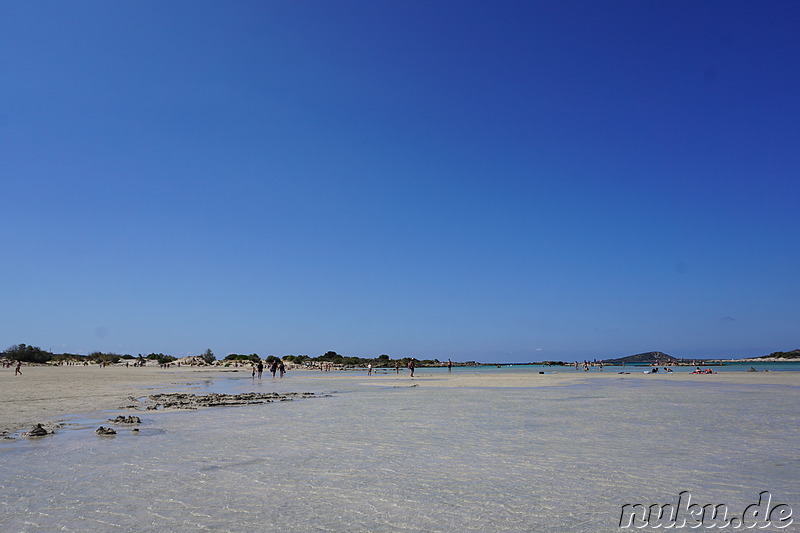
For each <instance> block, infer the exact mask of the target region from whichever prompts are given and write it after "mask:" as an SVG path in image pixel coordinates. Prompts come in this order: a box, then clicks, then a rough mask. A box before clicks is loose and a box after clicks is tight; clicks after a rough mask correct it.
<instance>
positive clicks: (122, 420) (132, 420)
mask: <svg viewBox="0 0 800 533" xmlns="http://www.w3.org/2000/svg"><path fill="white" fill-rule="evenodd" d="M108 421H109V422H113V423H114V424H141V423H142V420H141V419H140V418H139V417H138V416H122V415H119V416H118V417H117V418H109V419H108Z"/></svg>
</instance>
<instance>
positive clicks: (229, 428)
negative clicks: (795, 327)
mask: <svg viewBox="0 0 800 533" xmlns="http://www.w3.org/2000/svg"><path fill="white" fill-rule="evenodd" d="M592 381H596V382H597V383H593V382H589V383H583V384H580V385H565V386H550V387H542V388H524V389H522V388H515V389H490V388H486V389H450V388H442V387H436V388H426V387H425V385H424V383H420V385H419V386H418V387H405V386H403V387H391V386H386V387H384V386H360V385H356V384H353V380H352V377H350V376H349V377H347V378H342V379H326V380H314V379H308V378H304V377H295V378H293V379H285V380H282V381H281V380H278V381H276V382H273V381H272V380H271V379H268V380H265V381H264V382H263V383H262V384H260V385H259V384H258V383H253V382H252V381H251V380H250V379H249V377H248V378H246V379H243V378H241V377H231V378H222V379H219V380H215V381H213V382H203V383H201V384H198V385H197V390H196V392H198V393H206V392H211V391H214V392H228V393H235V392H249V391H256V392H269V391H272V390H277V391H278V392H286V391H294V392H306V391H311V392H318V393H319V392H331V391H334V390H335V391H337V392H336V393H335V394H334V395H333V397H330V398H314V399H306V400H297V401H293V402H280V403H271V404H265V405H253V406H242V407H225V408H212V409H207V410H199V411H189V412H184V411H180V412H142V413H137V414H139V416H141V417H142V419H143V424H142V426H141V431H140V434H139V435H135V434H133V433H131V432H130V430H129V429H126V428H123V427H121V426H118V431H119V434H118V435H117V436H116V437H98V436H96V435H94V433H93V430H94V429H95V428H96V427H97V426H98V425H100V424H101V423H103V422H104V420H105V418H111V417H112V415H116V414H117V413H116V412H114V413H104V414H103V416H104V417H105V418H93V419H92V418H86V417H87V416H89V415H85V416H84V417H83V418H80V417H79V418H76V420H75V423H76V424H77V425H74V426H66V427H65V428H63V429H61V430H60V431H59V432H58V433H57V434H56V435H54V436H49V437H44V438H40V439H36V440H19V441H12V442H8V443H4V444H2V445H0V462H2V465H3V466H2V470H1V471H0V531H53V530H64V531H111V530H116V531H163V530H168V531H195V530H200V531H203V530H211V531H245V530H259V531H276V532H277V531H281V532H283V531H302V532H306V531H332V532H344V531H348V532H350V531H371V532H382V531H386V532H390V531H391V532H394V531H403V532H406V531H419V532H422V531H442V532H462V531H585V532H598V531H617V530H618V527H617V525H618V522H619V517H620V509H621V506H622V505H623V504H625V503H646V504H650V503H670V502H674V501H675V500H676V498H677V495H678V493H679V492H680V491H683V490H689V491H691V493H692V496H693V498H694V499H695V500H696V501H699V502H702V503H725V504H728V505H729V507H730V508H731V509H732V510H733V511H736V510H739V509H743V508H744V507H746V506H747V505H748V504H751V503H755V502H757V501H758V493H759V492H761V491H763V490H769V491H770V492H771V493H772V495H773V497H774V498H775V499H777V500H780V501H782V502H784V503H788V504H789V505H791V506H792V508H793V509H794V510H796V511H797V510H800V486H798V485H799V484H798V483H797V480H798V479H800V462H798V460H797V454H796V449H797V446H798V444H800V429H799V428H800V424H798V411H797V407H796V406H797V400H798V398H799V397H800V387H788V386H745V385H725V386H720V385H715V384H706V383H687V382H680V383H679V382H665V381H663V380H662V381H658V382H656V381H648V380H646V379H641V378H635V377H628V376H625V377H623V376H620V378H619V379H614V380H592ZM409 384H410V381H409ZM95 416H97V415H95ZM106 425H107V424H106ZM793 527H794V526H793ZM790 529H791V528H789V530H790ZM785 531H786V530H785Z"/></svg>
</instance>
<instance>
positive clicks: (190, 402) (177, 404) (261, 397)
mask: <svg viewBox="0 0 800 533" xmlns="http://www.w3.org/2000/svg"><path fill="white" fill-rule="evenodd" d="M313 397H315V395H314V393H313V392H286V393H283V394H278V393H277V392H267V393H259V392H247V393H243V394H220V393H211V394H205V395H202V396H198V395H196V394H185V393H172V394H151V395H150V396H148V400H149V401H148V403H147V405H145V408H146V409H199V408H201V407H219V406H225V405H251V404H259V403H271V402H279V401H287V400H292V399H295V398H313Z"/></svg>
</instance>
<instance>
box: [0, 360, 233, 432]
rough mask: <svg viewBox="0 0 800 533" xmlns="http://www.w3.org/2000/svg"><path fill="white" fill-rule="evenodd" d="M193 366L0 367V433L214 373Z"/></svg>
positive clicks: (123, 401)
mask: <svg viewBox="0 0 800 533" xmlns="http://www.w3.org/2000/svg"><path fill="white" fill-rule="evenodd" d="M219 374H220V370H216V369H212V370H205V371H204V370H201V369H200V368H198V367H181V368H177V367H175V368H171V369H160V368H158V367H157V366H150V367H136V368H134V367H127V368H126V367H124V366H111V367H105V368H100V367H98V366H96V365H90V366H86V367H84V366H23V367H22V375H21V376H15V375H14V367H11V368H3V369H0V405H2V409H0V435H8V434H11V433H13V432H15V431H18V430H21V429H30V427H31V426H33V425H34V424H37V423H44V424H45V426H46V427H47V425H52V424H53V423H55V422H56V421H57V420H58V417H62V416H66V415H70V414H75V413H82V412H88V411H100V410H105V409H118V408H120V407H122V406H125V405H128V404H130V403H131V401H130V399H129V397H131V396H133V397H140V396H144V395H146V394H149V393H152V392H153V390H156V389H157V390H162V389H164V388H167V389H170V390H179V389H182V388H183V387H185V386H186V384H187V383H190V382H193V381H198V380H202V379H208V378H209V377H212V376H215V375H219Z"/></svg>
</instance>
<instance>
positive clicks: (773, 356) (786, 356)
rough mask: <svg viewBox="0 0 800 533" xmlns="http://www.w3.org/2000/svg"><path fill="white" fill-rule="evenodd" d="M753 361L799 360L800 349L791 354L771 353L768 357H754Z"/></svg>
mask: <svg viewBox="0 0 800 533" xmlns="http://www.w3.org/2000/svg"><path fill="white" fill-rule="evenodd" d="M753 359H800V349H797V350H792V351H791V352H772V353H771V354H769V355H762V356H761V357H754V358H753Z"/></svg>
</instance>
